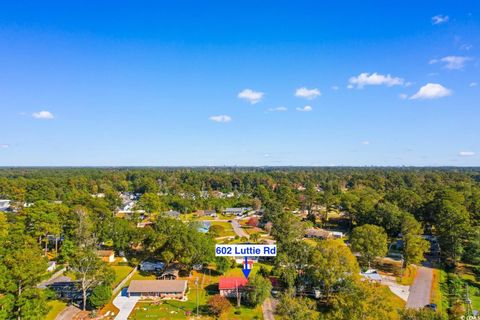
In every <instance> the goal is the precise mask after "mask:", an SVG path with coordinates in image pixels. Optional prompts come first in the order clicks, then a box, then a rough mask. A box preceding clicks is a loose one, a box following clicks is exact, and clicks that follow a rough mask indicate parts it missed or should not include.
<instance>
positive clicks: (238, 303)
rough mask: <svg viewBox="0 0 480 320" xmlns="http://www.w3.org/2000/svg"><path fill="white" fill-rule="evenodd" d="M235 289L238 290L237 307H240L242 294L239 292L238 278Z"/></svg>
mask: <svg viewBox="0 0 480 320" xmlns="http://www.w3.org/2000/svg"><path fill="white" fill-rule="evenodd" d="M235 289H236V291H237V307H238V308H240V299H241V297H240V294H239V293H238V284H237V280H235Z"/></svg>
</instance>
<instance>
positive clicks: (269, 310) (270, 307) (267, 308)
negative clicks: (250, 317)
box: [262, 298, 278, 320]
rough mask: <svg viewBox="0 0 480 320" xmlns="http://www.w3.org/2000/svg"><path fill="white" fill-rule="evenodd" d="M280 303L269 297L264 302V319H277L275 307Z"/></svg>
mask: <svg viewBox="0 0 480 320" xmlns="http://www.w3.org/2000/svg"><path fill="white" fill-rule="evenodd" d="M277 304H278V301H277V300H276V299H273V298H267V299H265V301H264V302H263V305H262V311H263V319H264V320H275V317H274V315H273V314H274V313H275V308H276V306H277Z"/></svg>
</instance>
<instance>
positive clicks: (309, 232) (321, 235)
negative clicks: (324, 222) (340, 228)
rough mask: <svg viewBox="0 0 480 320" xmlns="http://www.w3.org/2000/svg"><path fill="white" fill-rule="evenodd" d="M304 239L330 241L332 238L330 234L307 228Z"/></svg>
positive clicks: (321, 230)
mask: <svg viewBox="0 0 480 320" xmlns="http://www.w3.org/2000/svg"><path fill="white" fill-rule="evenodd" d="M305 237H306V238H317V239H330V238H333V235H332V232H331V231H328V230H325V229H320V228H308V229H307V230H305Z"/></svg>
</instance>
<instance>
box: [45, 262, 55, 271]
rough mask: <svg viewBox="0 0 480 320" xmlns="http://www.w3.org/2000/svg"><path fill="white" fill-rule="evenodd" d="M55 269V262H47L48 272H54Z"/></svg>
mask: <svg viewBox="0 0 480 320" xmlns="http://www.w3.org/2000/svg"><path fill="white" fill-rule="evenodd" d="M56 267H57V261H48V267H47V271H48V272H53V271H55V268H56Z"/></svg>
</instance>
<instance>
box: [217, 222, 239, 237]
mask: <svg viewBox="0 0 480 320" xmlns="http://www.w3.org/2000/svg"><path fill="white" fill-rule="evenodd" d="M211 226H222V227H223V229H224V230H223V232H222V233H221V234H219V235H218V236H219V237H230V236H235V231H233V228H232V224H231V223H230V222H223V221H214V222H212V223H211Z"/></svg>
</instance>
